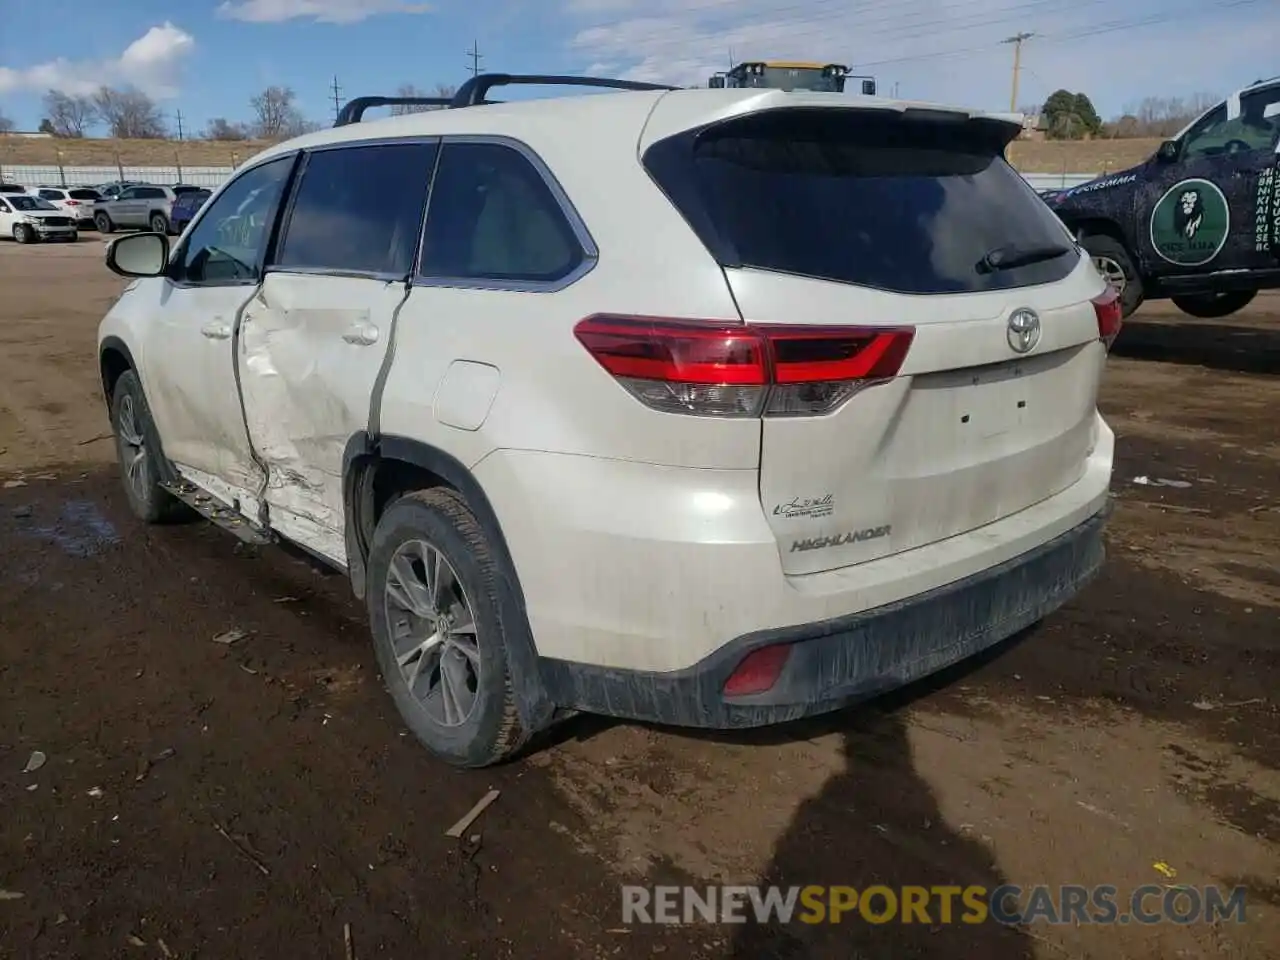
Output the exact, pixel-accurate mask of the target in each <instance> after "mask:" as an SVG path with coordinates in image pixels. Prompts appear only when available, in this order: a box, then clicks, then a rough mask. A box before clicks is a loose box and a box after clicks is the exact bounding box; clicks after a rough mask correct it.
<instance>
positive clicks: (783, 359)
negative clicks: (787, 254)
mask: <svg viewBox="0 0 1280 960" xmlns="http://www.w3.org/2000/svg"><path fill="white" fill-rule="evenodd" d="M574 333H575V334H576V335H577V337H578V340H579V341H580V342H581V343H582V345H583V346H584V347H586V348H587V350H588V351H590V353H591V355H592V356H593V357H595V358H596V360H597V361H598V362H599V364H600V365H601V366H602V367H604V368H605V370H607V371H609V373H611V374H612V375H613V376H614V377H615V378H616V379H617V380H618V382H619V383H620V384H622V386H624V387H625V388H626V389H627V390H628V391H629V392H630V393H631V394H632V396H634V397H635V398H636V399H637V400H639V401H640V402H641V403H643V404H645V405H646V406H648V407H651V408H652V409H654V410H660V411H663V412H666V413H686V414H694V415H697V416H718V417H760V416H770V417H786V416H793V417H805V416H810V417H811V416H819V415H821V414H824V413H830V412H831V411H832V410H834V409H836V408H837V407H839V406H840V405H841V404H843V403H844V402H845V401H846V400H848V399H849V398H850V397H851V396H853V395H854V394H855V393H857V392H858V390H860V389H862V388H863V387H866V386H869V385H871V384H874V383H877V382H880V381H883V380H889V379H892V378H893V377H894V376H896V375H897V373H898V370H899V369H900V368H901V366H902V361H903V360H904V359H905V358H906V355H907V350H908V349H909V348H910V347H911V340H912V338H913V337H914V335H915V331H914V330H913V329H911V328H901V327H898V328H884V327H870V328H869V327H817V326H781V325H756V324H747V325H745V326H744V325H741V324H725V323H711V322H705V321H690V320H667V319H659V318H650V317H617V316H603V315H601V316H593V317H588V318H587V319H585V320H583V321H581V322H580V323H578V325H577V326H576V327H575V328H574Z"/></svg>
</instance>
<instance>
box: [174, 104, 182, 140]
mask: <svg viewBox="0 0 1280 960" xmlns="http://www.w3.org/2000/svg"><path fill="white" fill-rule="evenodd" d="M175 119H176V120H177V123H178V139H179V140H181V139H182V111H181V110H177V111H175Z"/></svg>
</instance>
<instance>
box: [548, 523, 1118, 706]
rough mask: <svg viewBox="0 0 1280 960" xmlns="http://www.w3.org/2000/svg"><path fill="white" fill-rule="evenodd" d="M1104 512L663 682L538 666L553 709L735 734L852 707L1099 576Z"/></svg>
mask: <svg viewBox="0 0 1280 960" xmlns="http://www.w3.org/2000/svg"><path fill="white" fill-rule="evenodd" d="M1109 512H1110V504H1109V503H1108V506H1107V507H1105V508H1104V509H1103V510H1101V511H1099V512H1098V513H1096V514H1094V515H1093V516H1092V517H1090V518H1089V519H1088V520H1086V521H1084V522H1083V523H1081V524H1079V525H1078V526H1076V527H1074V528H1073V529H1071V530H1068V531H1067V532H1066V533H1064V534H1061V535H1060V536H1058V537H1055V538H1054V539H1053V540H1050V541H1048V542H1046V543H1044V544H1041V545H1040V546H1039V547H1036V548H1034V549H1032V550H1029V551H1027V552H1026V553H1023V554H1021V555H1020V556H1017V557H1014V558H1013V559H1011V560H1008V561H1006V562H1005V563H1002V564H999V565H997V566H995V567H991V568H989V569H987V570H983V571H982V572H980V573H977V574H974V575H973V576H970V577H966V578H964V579H962V580H958V581H955V582H954V583H950V584H947V585H945V586H942V587H939V588H937V589H935V590H930V591H927V592H925V593H922V594H918V595H916V596H914V597H909V598H907V599H905V600H901V601H898V602H896V603H890V604H885V605H884V606H881V607H876V608H875V609H872V610H867V611H864V612H862V613H858V614H853V615H850V616H845V617H838V618H835V619H832V620H824V621H819V622H816V623H808V624H802V625H799V626H794V627H785V628H781V629H777V630H763V631H759V632H756V633H750V634H746V635H744V636H741V637H738V638H737V639H735V640H732V641H730V642H729V643H726V644H725V645H724V646H722V647H720V648H719V649H718V650H716V651H715V652H713V653H711V654H710V655H708V656H707V657H706V658H704V659H703V660H701V661H700V662H698V663H696V664H694V665H693V666H691V667H687V668H685V669H683V670H678V671H672V672H668V673H658V672H648V671H639V670H617V669H611V668H608V667H599V666H594V665H588V664H580V663H571V662H568V661H565V660H557V659H553V658H549V657H543V658H541V662H540V667H541V670H540V672H541V673H542V676H543V682H544V683H545V684H546V686H547V692H548V693H549V694H550V696H551V699H552V700H553V701H554V702H555V703H556V704H557V705H558V706H560V707H562V708H564V709H570V710H581V711H584V712H587V713H598V714H605V715H607V716H614V717H621V718H626V719H632V720H646V721H654V722H657V723H664V724H671V725H674V726H687V727H704V728H715V729H732V728H741V727H756V726H764V725H766V724H773V723H783V722H786V721H788V720H796V719H799V718H801V717H806V716H812V715H814V714H819V713H826V712H829V711H832V710H837V709H840V708H842V707H846V706H849V705H850V704H852V703H856V702H858V701H860V700H865V699H868V698H870V697H873V696H875V695H877V694H880V693H883V692H886V691H888V690H892V689H894V688H896V687H901V686H904V685H906V684H908V683H911V682H912V681H915V680H918V679H920V678H922V677H926V676H928V675H930V674H932V673H936V672H937V671H939V670H941V669H943V668H944V667H947V666H949V665H951V664H953V663H957V662H959V661H961V660H964V659H966V658H967V657H970V656H972V655H974V654H976V653H979V652H980V651H982V650H985V649H987V648H988V647H991V646H993V645H995V644H997V643H999V642H1000V641H1002V640H1006V639H1008V638H1009V637H1011V636H1013V635H1014V634H1016V633H1018V632H1019V631H1020V630H1023V629H1025V628H1026V627H1028V626H1030V625H1031V624H1033V623H1035V622H1037V621H1038V620H1040V619H1042V618H1044V617H1045V616H1046V615H1048V614H1049V613H1052V612H1053V611H1054V610H1056V609H1057V608H1058V607H1060V606H1061V605H1062V604H1064V603H1066V602H1067V601H1068V600H1070V599H1071V598H1072V597H1074V596H1075V595H1076V594H1077V593H1078V592H1079V591H1080V590H1081V589H1082V588H1083V587H1084V586H1085V585H1086V584H1087V583H1088V582H1089V581H1091V580H1092V579H1093V578H1094V577H1095V576H1096V575H1097V574H1098V571H1099V570H1100V569H1101V567H1102V563H1103V560H1104V557H1105V549H1104V547H1103V529H1104V527H1105V525H1106V518H1107V514H1108V513H1109ZM779 643H786V644H791V645H792V648H791V653H790V656H788V658H787V662H786V665H785V667H784V668H783V671H782V674H781V675H780V676H779V678H778V681H777V683H776V684H774V686H773V688H772V689H770V690H769V691H767V692H766V693H763V694H759V695H756V696H751V697H735V698H726V697H725V696H724V695H723V693H722V692H721V691H722V689H723V686H724V682H725V680H726V679H728V677H729V675H730V674H732V673H733V671H734V669H736V667H737V666H738V664H739V663H740V662H741V660H742V658H743V657H744V656H746V655H747V654H748V653H750V652H751V651H752V650H756V649H758V648H760V647H764V646H770V645H772V644H779Z"/></svg>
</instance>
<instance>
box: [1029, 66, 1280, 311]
mask: <svg viewBox="0 0 1280 960" xmlns="http://www.w3.org/2000/svg"><path fill="white" fill-rule="evenodd" d="M1278 137H1280V77H1277V78H1275V79H1272V80H1266V81H1259V82H1258V83H1255V84H1253V85H1252V86H1249V87H1246V88H1244V89H1243V90H1241V91H1239V92H1238V93H1235V94H1233V95H1232V96H1230V97H1228V98H1227V99H1226V100H1225V101H1223V102H1222V103H1220V104H1218V105H1217V106H1216V107H1214V108H1213V109H1212V110H1209V111H1208V112H1207V113H1205V114H1204V115H1203V116H1201V117H1200V118H1199V119H1198V120H1196V121H1195V122H1194V123H1193V124H1191V125H1190V126H1189V127H1187V129H1186V130H1184V131H1183V132H1182V133H1181V134H1180V135H1179V136H1177V137H1175V138H1173V139H1172V140H1167V141H1165V142H1164V143H1163V144H1161V145H1160V149H1159V150H1158V151H1156V153H1155V155H1154V156H1152V157H1151V158H1150V159H1148V160H1147V161H1146V162H1145V163H1142V164H1140V165H1139V166H1136V167H1134V168H1132V169H1130V170H1123V171H1121V172H1119V173H1114V174H1109V175H1108V176H1105V177H1102V178H1100V179H1097V180H1092V181H1090V182H1089V183H1085V184H1081V185H1080V186H1078V187H1073V188H1071V189H1069V190H1058V191H1049V192H1047V193H1046V195H1045V200H1046V202H1047V203H1048V204H1049V206H1050V207H1051V208H1052V209H1053V211H1054V212H1055V213H1057V214H1058V216H1059V217H1060V218H1061V219H1062V221H1063V222H1064V223H1065V224H1066V225H1067V227H1068V228H1070V230H1071V232H1072V233H1074V234H1075V235H1076V236H1077V237H1078V238H1079V240H1080V243H1081V244H1082V245H1083V246H1084V248H1085V249H1086V250H1088V251H1089V254H1090V255H1091V256H1092V257H1093V261H1094V263H1095V265H1097V267H1098V269H1099V271H1101V273H1102V274H1103V275H1104V276H1105V277H1107V279H1109V280H1110V281H1111V282H1112V283H1113V284H1114V285H1115V286H1116V287H1117V288H1118V289H1119V290H1120V294H1121V301H1122V303H1123V304H1124V313H1125V315H1126V316H1127V315H1129V314H1130V313H1132V312H1133V311H1134V310H1136V309H1138V305H1139V304H1141V303H1142V301H1143V300H1144V299H1145V300H1153V299H1164V298H1168V299H1171V300H1172V301H1173V302H1174V304H1175V305H1177V307H1178V308H1179V309H1181V310H1182V311H1183V312H1185V313H1189V314H1191V315H1192V316H1195V317H1206V318H1216V317H1225V316H1227V315H1229V314H1232V313H1235V312H1236V311H1237V310H1239V309H1241V308H1242V307H1244V306H1246V305H1247V304H1248V303H1249V302H1250V301H1251V300H1253V298H1254V296H1255V295H1256V294H1257V292H1258V291H1259V290H1265V289H1268V288H1272V287H1280V192H1278V191H1277V187H1278V186H1280V184H1278V183H1277V180H1278V179H1280V170H1278V169H1277V164H1278V163H1280V153H1277V142H1276V141H1277V138H1278Z"/></svg>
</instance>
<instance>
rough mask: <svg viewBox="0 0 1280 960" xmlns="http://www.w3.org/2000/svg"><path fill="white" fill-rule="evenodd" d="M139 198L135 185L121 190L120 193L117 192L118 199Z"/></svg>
mask: <svg viewBox="0 0 1280 960" xmlns="http://www.w3.org/2000/svg"><path fill="white" fill-rule="evenodd" d="M137 198H138V191H137V190H135V189H134V188H133V187H129V188H128V189H126V190H121V191H120V192H119V193H117V194H116V199H117V200H136V199H137Z"/></svg>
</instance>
